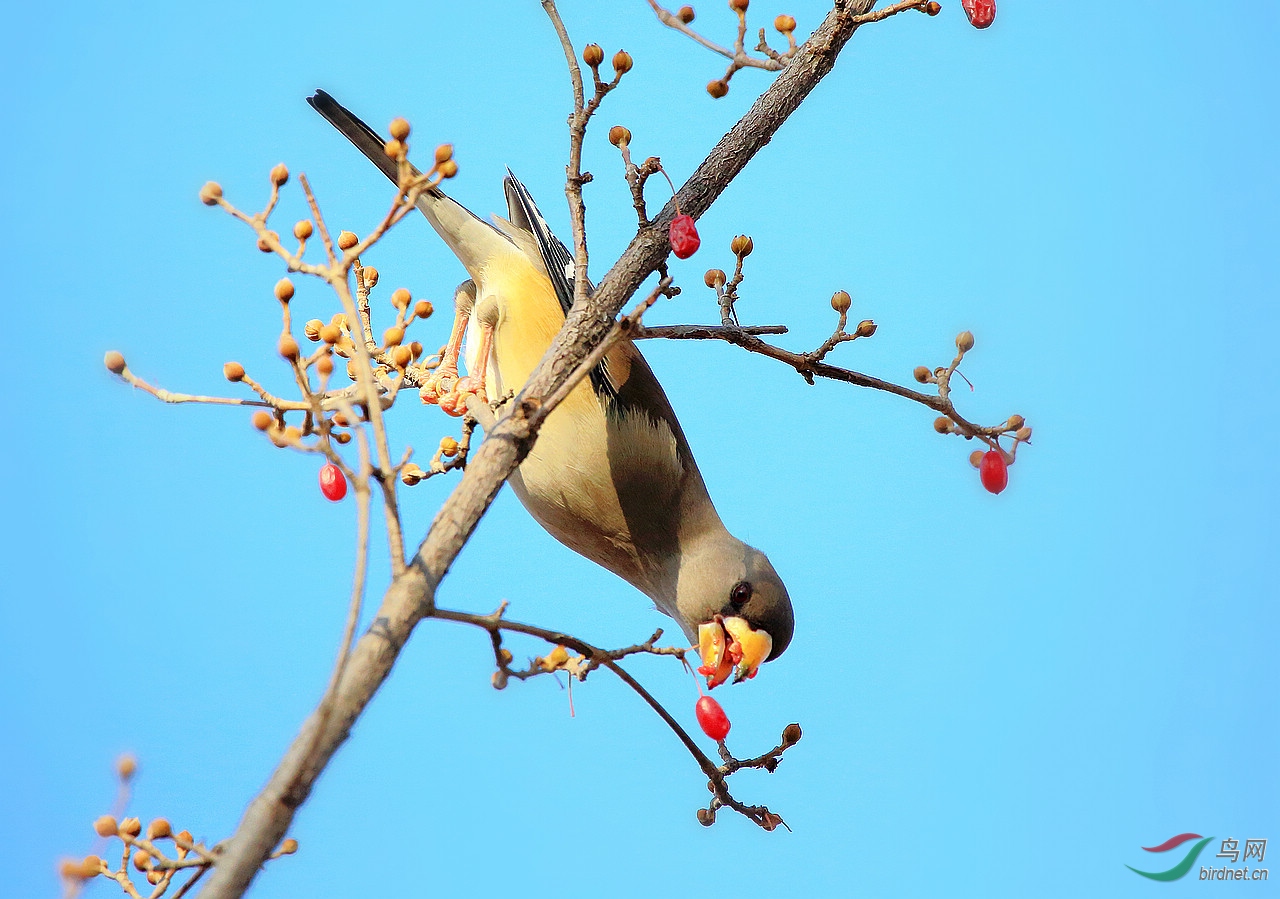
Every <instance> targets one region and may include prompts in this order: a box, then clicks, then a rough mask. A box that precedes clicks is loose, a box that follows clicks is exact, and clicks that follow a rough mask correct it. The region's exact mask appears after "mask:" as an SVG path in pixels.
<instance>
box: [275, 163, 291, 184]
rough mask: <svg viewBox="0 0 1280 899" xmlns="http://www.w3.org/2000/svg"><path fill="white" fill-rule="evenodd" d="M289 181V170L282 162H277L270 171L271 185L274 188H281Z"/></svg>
mask: <svg viewBox="0 0 1280 899" xmlns="http://www.w3.org/2000/svg"><path fill="white" fill-rule="evenodd" d="M288 180H289V169H288V167H286V166H285V164H284V163H283V162H278V163H276V164H275V166H274V167H272V169H271V183H272V184H274V185H275V186H276V187H281V186H282V185H283V184H284V183H285V182H286V181H288Z"/></svg>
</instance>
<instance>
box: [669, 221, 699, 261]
mask: <svg viewBox="0 0 1280 899" xmlns="http://www.w3.org/2000/svg"><path fill="white" fill-rule="evenodd" d="M700 246H702V238H700V237H698V229H697V227H695V226H694V224H693V219H691V218H690V217H689V216H687V215H685V214H684V213H681V214H680V215H677V216H676V217H675V218H673V219H672V220H671V252H673V253H675V254H676V256H677V257H679V258H680V259H688V258H689V257H690V256H692V255H693V254H694V253H696V252H698V247H700Z"/></svg>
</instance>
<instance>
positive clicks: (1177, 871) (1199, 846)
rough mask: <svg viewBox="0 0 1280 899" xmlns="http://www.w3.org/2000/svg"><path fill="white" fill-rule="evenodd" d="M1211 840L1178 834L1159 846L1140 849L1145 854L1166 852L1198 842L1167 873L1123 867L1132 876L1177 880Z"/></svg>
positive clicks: (1193, 835)
mask: <svg viewBox="0 0 1280 899" xmlns="http://www.w3.org/2000/svg"><path fill="white" fill-rule="evenodd" d="M1212 839H1213V837H1202V836H1200V834H1198V833H1180V834H1178V835H1177V836H1176V837H1169V839H1167V840H1165V841H1164V842H1163V843H1161V844H1160V845H1159V846H1143V847H1142V848H1143V850H1144V851H1146V852H1168V851H1169V850H1170V849H1177V848H1178V847H1179V846H1181V845H1183V844H1184V843H1189V842H1191V841H1192V840H1199V842H1198V843H1196V844H1195V845H1194V846H1192V847H1191V849H1190V850H1188V852H1187V855H1186V857H1185V858H1183V859H1182V861H1180V862H1178V863H1177V864H1176V865H1174V866H1173V867H1172V868H1170V869H1169V870H1168V871H1139V870H1138V869H1137V868H1135V867H1133V865H1125V867H1126V868H1128V869H1129V870H1130V871H1132V872H1133V873H1134V874H1141V875H1142V876H1143V877H1146V878H1149V879H1151V880H1162V881H1164V880H1177V879H1178V878H1179V877H1182V876H1183V875H1184V874H1186V873H1187V872H1188V871H1190V870H1191V866H1192V865H1194V864H1195V863H1196V859H1197V858H1199V857H1200V853H1201V851H1202V850H1203V849H1204V847H1205V846H1207V845H1208V844H1209V841H1210V840H1212Z"/></svg>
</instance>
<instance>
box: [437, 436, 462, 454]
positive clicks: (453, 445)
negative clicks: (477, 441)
mask: <svg viewBox="0 0 1280 899" xmlns="http://www.w3.org/2000/svg"><path fill="white" fill-rule="evenodd" d="M440 455H442V456H456V455H458V441H456V440H454V439H453V438H452V437H441V438H440Z"/></svg>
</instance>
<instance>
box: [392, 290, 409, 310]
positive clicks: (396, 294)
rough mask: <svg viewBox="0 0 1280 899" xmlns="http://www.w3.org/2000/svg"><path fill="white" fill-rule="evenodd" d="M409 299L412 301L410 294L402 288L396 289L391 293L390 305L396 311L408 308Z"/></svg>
mask: <svg viewBox="0 0 1280 899" xmlns="http://www.w3.org/2000/svg"><path fill="white" fill-rule="evenodd" d="M411 299H413V296H412V294H410V293H409V291H407V290H405V289H404V288H403V287H397V288H396V289H395V290H393V291H392V292H391V305H392V306H395V307H396V308H397V309H404V308H406V307H408V305H409V301H410V300H411Z"/></svg>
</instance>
